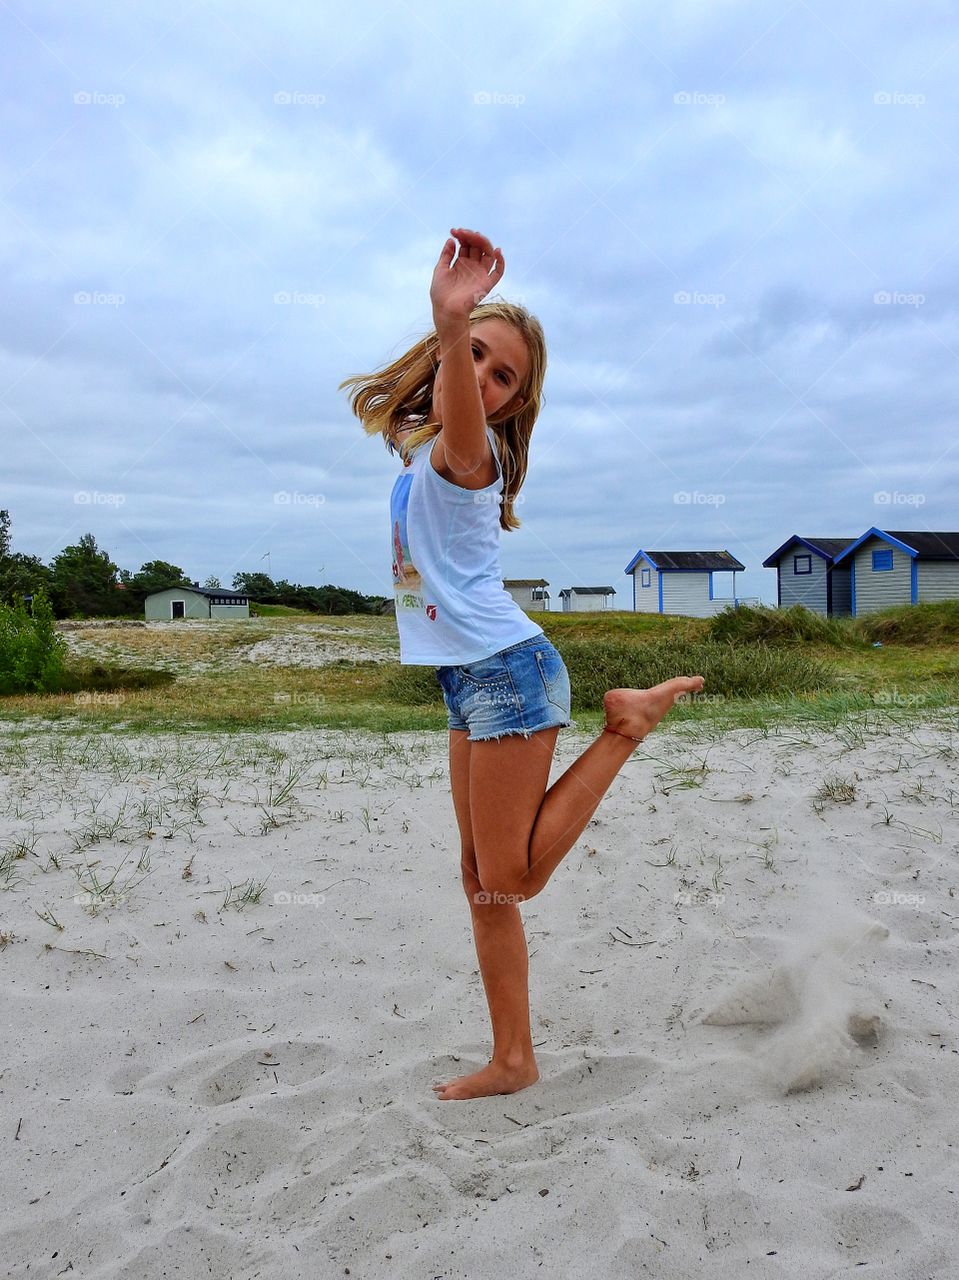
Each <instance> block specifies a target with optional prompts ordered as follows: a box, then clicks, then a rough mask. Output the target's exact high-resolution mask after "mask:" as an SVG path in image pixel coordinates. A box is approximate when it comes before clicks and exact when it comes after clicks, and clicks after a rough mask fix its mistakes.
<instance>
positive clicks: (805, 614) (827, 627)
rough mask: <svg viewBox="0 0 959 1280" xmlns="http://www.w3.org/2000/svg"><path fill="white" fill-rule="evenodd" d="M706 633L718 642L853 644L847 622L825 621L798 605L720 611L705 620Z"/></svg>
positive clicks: (852, 635) (748, 606) (742, 607)
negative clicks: (783, 607)
mask: <svg viewBox="0 0 959 1280" xmlns="http://www.w3.org/2000/svg"><path fill="white" fill-rule="evenodd" d="M706 634H707V635H708V637H709V639H710V640H718V641H721V642H727V641H736V642H739V643H742V642H746V643H764V644H801V643H804V642H809V641H812V642H813V643H818V644H831V645H848V644H850V643H853V642H854V633H853V631H852V629H851V627H850V625H849V620H844V619H840V618H825V617H823V615H822V614H820V613H813V611H812V610H811V609H807V608H805V607H804V606H803V605H801V604H794V605H791V606H790V607H789V608H788V609H772V608H770V607H769V606H768V605H758V606H755V607H753V606H752V605H745V604H743V605H740V606H739V607H738V608H737V609H724V610H723V611H722V613H717V614H716V615H715V616H714V617H712V618H710V619H709V622H708V623H707V628H706Z"/></svg>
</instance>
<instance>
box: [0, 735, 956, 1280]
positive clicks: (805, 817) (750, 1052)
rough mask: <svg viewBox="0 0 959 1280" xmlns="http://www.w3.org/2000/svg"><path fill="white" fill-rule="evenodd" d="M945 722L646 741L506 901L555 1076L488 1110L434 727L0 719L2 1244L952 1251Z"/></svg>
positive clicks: (810, 1258)
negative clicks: (251, 732) (457, 1096)
mask: <svg viewBox="0 0 959 1280" xmlns="http://www.w3.org/2000/svg"><path fill="white" fill-rule="evenodd" d="M954 725H955V720H954V719H953V728H952V729H950V728H949V727H948V726H947V722H945V720H944V721H943V723H942V724H941V725H940V727H938V728H935V729H933V728H925V729H923V728H919V729H917V728H902V727H897V726H895V725H891V724H889V723H888V722H887V723H886V724H884V725H883V726H880V727H874V728H871V729H868V730H866V731H865V732H864V733H863V734H857V733H856V732H853V731H851V730H846V731H840V732H839V733H834V734H822V733H819V734H808V735H807V734H804V733H801V732H799V731H795V730H783V731H782V732H780V733H778V734H772V735H770V736H769V737H768V738H764V737H762V736H761V735H759V734H757V733H753V732H746V731H741V732H737V733H733V734H728V735H725V736H722V737H719V736H716V737H715V738H714V740H711V741H708V740H706V739H705V737H704V736H703V734H702V731H699V732H698V733H694V732H691V731H690V730H689V729H688V728H686V729H682V728H680V729H677V730H674V731H670V732H663V731H660V732H659V733H657V734H656V735H655V737H654V738H651V739H650V741H649V743H648V744H646V745H645V746H644V747H641V748H639V749H638V750H637V752H636V754H635V755H634V757H633V758H632V760H631V761H630V762H629V763H628V764H627V765H626V767H625V768H624V770H623V772H622V773H621V774H620V775H619V777H618V778H617V779H616V781H615V782H614V783H613V785H612V787H611V789H610V792H609V793H608V795H607V797H606V799H605V801H604V802H603V804H602V806H601V807H600V809H599V811H598V813H597V816H596V818H594V820H593V821H592V823H591V824H590V825H589V827H588V828H587V829H586V831H585V832H584V833H583V836H582V838H581V839H580V841H579V842H578V844H577V845H576V847H575V848H574V849H573V851H572V852H571V853H570V855H569V856H568V857H567V859H566V861H565V862H564V863H563V865H562V866H561V867H560V869H559V870H558V872H557V873H556V875H555V876H554V878H553V880H552V882H551V883H550V884H549V885H548V886H547V888H546V890H545V892H544V893H543V894H541V895H540V896H539V897H537V898H536V899H534V900H533V901H532V902H530V903H529V904H528V905H527V906H525V907H524V908H523V914H524V918H525V921H526V926H527V932H528V935H529V938H530V951H531V955H532V959H531V966H530V967H531V1003H532V1009H533V1030H534V1041H535V1042H536V1044H537V1053H538V1061H539V1066H540V1072H541V1077H542V1078H541V1080H540V1081H539V1082H538V1083H537V1084H536V1085H535V1086H533V1087H532V1088H530V1089H528V1090H525V1091H523V1092H521V1093H519V1094H515V1095H512V1096H510V1097H497V1098H490V1099H484V1100H480V1101H476V1102H471V1103H459V1102H441V1101H439V1100H438V1099H436V1098H435V1096H434V1095H433V1093H432V1090H431V1088H430V1085H431V1083H432V1082H433V1081H434V1080H440V1079H448V1078H450V1076H451V1075H453V1074H457V1073H462V1072H463V1071H466V1070H469V1069H475V1067H477V1066H479V1065H482V1064H483V1063H484V1062H485V1061H486V1059H487V1055H488V1049H489V1038H488V1023H487V1015H486V1007H485V1001H484V996H483V989H482V985H481V981H480V977H479V973H478V969H477V967H476V958H475V952H474V951H473V944H472V935H471V932H470V927H469V911H468V907H467V903H466V900H465V898H464V896H463V894H462V890H461V887H460V883H459V869H458V863H459V847H458V838H457V833H456V825H455V820H454V816H453V811H452V804H451V801H450V796H449V789H448V778H447V773H446V738H445V734H421V733H417V734H400V735H392V736H390V737H387V738H385V737H382V736H378V735H369V734H359V733H356V734H341V733H332V732H303V733H287V734H272V735H269V736H264V737H260V738H256V739H254V738H253V737H250V736H248V735H244V736H240V737H236V736H233V737H228V736H223V737H217V738H210V737H200V736H183V737H179V738H169V737H155V738H145V737H143V738H135V737H134V736H132V735H124V734H122V733H119V734H106V735H98V734H87V735H83V736H80V737H76V736H73V735H72V734H70V733H68V732H67V731H66V730H65V729H64V728H63V727H60V728H57V727H55V726H48V727H44V728H43V732H42V733H37V732H32V733H31V734H30V735H29V736H28V737H26V738H25V739H23V740H22V742H21V744H20V747H19V748H18V749H17V750H14V749H13V744H15V742H16V731H15V730H14V729H13V727H12V726H10V725H6V726H3V725H0V748H2V749H3V751H4V757H3V758H4V776H3V780H2V783H0V850H6V851H7V852H8V857H7V860H6V861H7V863H8V866H9V878H8V882H7V887H6V888H5V889H2V890H0V931H2V932H3V933H4V934H5V935H7V937H8V940H7V944H6V946H4V947H3V948H2V949H0V966H2V974H3V995H4V1011H5V1012H4V1023H5V1025H6V1028H7V1035H6V1039H5V1046H4V1058H3V1064H2V1075H0V1107H2V1135H0V1152H2V1158H3V1164H2V1167H0V1174H2V1178H3V1202H4V1207H5V1213H4V1220H3V1227H2V1232H0V1258H2V1260H3V1263H4V1266H3V1273H4V1275H6V1276H11V1277H44V1278H46V1277H53V1276H62V1275H69V1276H71V1277H73V1276H77V1277H81V1276H82V1277H91V1278H93V1277H97V1278H99V1277H108V1276H109V1277H113V1276H124V1277H138V1278H143V1280H153V1278H154V1277H157V1278H158V1277H169V1276H179V1277H191V1278H192V1277H201V1276H202V1277H208V1276H212V1277H244V1278H245V1277H284V1278H286V1277H304V1278H307V1277H310V1278H312V1277H317V1276H320V1277H338V1276H346V1275H350V1276H353V1277H364V1278H366V1277H379V1276H400V1277H404V1278H405V1277H426V1278H429V1277H433V1276H442V1277H444V1278H445V1277H471V1278H472V1277H480V1278H482V1280H485V1278H486V1277H497V1278H499V1277H503V1278H506V1280H512V1278H514V1277H527V1276H530V1277H531V1276H545V1275H557V1276H561V1277H583V1276H593V1275H602V1276H611V1277H617V1278H618V1277H635V1276H651V1277H669V1278H670V1280H684V1278H685V1277H707V1276H708V1277H714V1276H718V1277H727V1276H728V1277H735V1278H736V1280H739V1278H741V1277H780V1276H796V1277H803V1280H818V1278H820V1277H822V1278H825V1277H837V1276H843V1277H845V1276H853V1275H855V1276H857V1277H858V1276H862V1277H869V1278H870V1280H873V1278H875V1277H883V1278H884V1280H930V1278H931V1277H947V1276H948V1277H954V1276H956V1274H957V1263H956V1252H957V1247H959V1225H957V1224H959V1218H957V1203H956V1196H955V1192H956V1189H957V1188H956V1184H957V1171H956V1145H957V1137H959V1133H957V1130H959V1121H957V1115H959V1108H957V1105H956V1098H957V1083H959V1080H957V1077H959V1072H957V1067H959V1056H957V1041H956V1008H957V1005H956V997H957V986H959V980H957V964H956V960H957V942H956V936H957V935H956V917H957V915H959V899H957V897H956V887H957V880H959V876H957V870H956V868H957V845H959V783H957V767H956V766H957V759H959V757H957V752H956V747H957V745H959V742H957V735H956V733H955V728H954ZM586 741H588V739H587V738H584V737H582V736H579V735H577V734H575V733H573V732H571V731H565V732H564V733H563V734H561V735H560V740H559V749H558V753H557V760H556V763H555V766H554V774H553V776H554V778H555V777H556V776H558V774H559V773H560V772H562V770H563V769H564V768H565V767H566V766H567V765H568V764H569V763H570V762H571V760H572V759H573V758H574V757H575V755H576V754H577V752H578V750H580V749H582V747H583V746H584V745H585V742H586ZM653 757H655V758H653ZM704 766H705V767H704ZM837 777H838V778H839V779H847V780H851V781H852V782H853V783H854V785H855V796H854V798H853V799H851V800H848V801H845V802H842V801H835V800H829V799H823V800H820V801H817V800H816V799H815V796H816V792H817V790H818V788H819V787H820V785H821V784H822V783H823V782H824V781H829V780H836V778H837ZM288 781H289V782H290V787H289V794H288V795H285V796H284V795H283V794H282V789H283V788H284V785H285V784H286V783H287V782H288ZM697 784H698V785H697ZM747 797H749V798H748V799H747ZM148 832H150V833H152V834H147V833H148ZM84 833H85V834H84ZM21 840H23V841H24V842H25V845H26V848H27V850H28V851H27V852H26V853H25V856H23V857H22V858H15V859H14V858H12V857H11V856H10V851H11V850H12V849H13V847H14V846H15V845H16V844H17V842H18V841H21ZM91 841H92V842H91ZM84 845H85V847H78V846H84ZM31 850H32V851H31ZM144 851H146V852H147V853H148V855H149V867H148V868H147V867H146V865H145V864H144V866H143V867H142V868H141V870H140V871H136V872H135V868H136V865H137V862H138V860H139V859H140V858H141V855H142V854H143V853H144ZM54 858H55V859H56V860H57V861H58V862H59V863H60V868H59V869H57V868H56V866H55V865H54V863H53V861H52V859H54ZM124 858H125V859H126V863H125V866H124V869H123V870H122V871H121V873H120V875H119V876H118V884H122V882H124V881H126V880H127V878H128V877H129V876H130V875H131V874H133V873H134V872H135V874H134V879H137V878H139V877H143V878H142V879H140V882H139V883H133V884H130V885H128V886H127V887H126V890H125V892H121V893H120V900H119V901H116V902H115V903H114V904H113V905H110V904H109V900H110V895H109V894H106V895H103V902H104V905H101V906H99V907H97V906H96V898H95V897H94V898H92V899H91V898H83V896H82V892H83V890H82V889H81V886H80V882H79V881H78V878H77V870H79V871H80V872H81V873H82V874H83V876H84V880H83V885H84V886H85V888H86V889H90V888H91V887H92V885H91V881H90V880H89V875H90V873H89V872H86V871H85V870H84V868H85V864H86V863H89V864H90V866H91V867H92V868H93V874H94V875H96V876H97V877H99V879H100V881H101V882H103V881H104V880H107V879H109V877H110V874H111V871H110V870H108V869H112V868H116V867H117V866H118V865H119V864H121V863H122V862H123V860H124ZM670 858H672V861H673V864H674V865H667V866H661V867H653V866H650V865H649V863H651V862H659V863H664V862H667V861H668V860H670ZM765 863H770V864H771V865H764V864H765ZM188 864H189V866H190V867H191V869H192V875H191V876H190V877H189V878H184V875H183V871H184V868H185V867H186V866H187V865H188ZM251 878H252V879H253V880H255V881H261V882H262V881H264V880H265V881H266V889H265V890H264V892H263V894H262V897H261V899H260V903H259V905H252V904H250V905H247V906H245V907H242V908H235V907H228V908H225V909H224V908H223V895H224V890H225V889H226V887H227V885H228V883H229V882H232V883H233V884H234V885H238V886H242V884H243V882H248V881H249V880H250V879H251ZM0 883H2V878H0ZM78 893H80V895H81V896H80V897H79V899H78V897H77V895H78ZM284 893H285V894H288V895H293V900H292V901H288V902H284V901H282V900H274V895H275V894H280V895H282V894H284ZM877 894H878V895H880V900H879V901H877V900H876V899H875V896H874V895H877ZM296 895H301V896H300V898H299V899H297V897H296ZM309 895H322V897H318V896H315V897H314V898H313V899H312V900H311V899H310V896H309ZM882 895H885V899H883V898H882ZM38 912H39V913H46V912H49V913H52V916H53V917H55V918H56V920H58V921H59V922H60V924H62V926H63V928H62V930H60V929H57V928H55V927H53V925H51V924H50V923H47V922H46V921H44V920H42V919H40V918H39V915H38V914H37V913H38ZM877 925H878V926H880V927H876V926H877ZM886 931H888V933H887V932H886ZM707 1016H708V1017H709V1018H710V1019H711V1021H710V1022H704V1021H703V1018H704V1017H707ZM744 1018H750V1019H753V1020H752V1021H749V1022H744V1021H740V1020H741V1019H744ZM851 1018H852V1019H853V1020H852V1022H851V1021H850V1019H851ZM856 1018H858V1021H856ZM877 1030H878V1035H876V1034H875V1033H876V1031H877ZM851 1032H856V1034H857V1035H858V1036H859V1038H858V1039H857V1038H856V1037H855V1036H854V1035H853V1034H851ZM797 1085H798V1086H802V1085H806V1086H808V1087H805V1088H802V1087H799V1088H798V1089H797V1088H796V1086H797ZM790 1090H792V1091H790ZM527 1130H528V1131H529V1132H528V1133H527ZM854 1188H857V1189H854Z"/></svg>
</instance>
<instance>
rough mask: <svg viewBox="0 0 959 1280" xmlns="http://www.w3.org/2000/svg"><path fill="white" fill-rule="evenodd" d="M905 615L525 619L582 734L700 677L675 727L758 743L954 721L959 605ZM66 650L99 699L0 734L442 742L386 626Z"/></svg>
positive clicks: (142, 636) (57, 700)
mask: <svg viewBox="0 0 959 1280" xmlns="http://www.w3.org/2000/svg"><path fill="white" fill-rule="evenodd" d="M915 608H916V612H915V614H914V615H913V614H910V612H909V610H899V611H891V616H883V615H876V616H874V617H873V618H869V619H849V620H843V622H842V623H841V624H840V626H841V627H843V628H845V631H846V632H847V633H848V634H847V635H846V638H845V639H844V640H841V641H840V642H837V641H836V638H835V635H834V634H831V633H830V634H822V633H819V634H818V635H817V638H812V637H810V638H801V637H800V638H798V639H797V638H796V636H795V634H794V631H795V628H787V632H786V638H780V640H778V641H775V642H774V641H771V640H769V639H767V640H756V639H754V638H752V637H754V636H755V635H756V634H757V626H756V623H755V621H754V620H749V619H747V622H749V625H748V626H745V627H744V630H745V631H746V634H747V636H748V637H749V638H742V639H740V638H736V637H734V636H732V637H731V636H729V635H728V633H727V635H726V637H725V638H719V639H711V638H710V635H711V630H712V629H713V628H712V625H711V621H710V620H698V619H691V618H672V617H660V616H658V615H653V616H651V617H646V616H643V615H640V614H634V613H629V612H623V613H612V612H610V613H595V614H565V615H562V614H550V613H535V614H532V615H531V617H532V618H533V619H534V620H535V621H536V622H537V623H539V625H541V626H542V627H543V629H544V631H545V633H546V635H547V636H548V637H549V639H550V640H552V641H553V643H554V644H555V645H556V646H557V648H558V649H559V650H560V652H561V653H562V654H563V657H564V660H565V661H566V665H567V667H568V669H569V673H570V680H571V685H572V689H573V719H574V721H575V722H576V725H577V726H578V727H579V728H581V729H583V730H586V731H589V732H593V731H596V730H598V728H599V727H600V726H601V724H602V694H603V692H604V691H605V689H606V688H609V687H615V686H631V687H644V686H646V685H649V684H652V683H656V682H657V680H660V679H665V678H667V677H668V676H670V675H674V674H676V675H679V674H689V673H697V672H698V673H700V674H702V675H704V676H705V678H706V688H705V690H704V692H703V695H700V696H697V697H695V698H693V699H692V700H691V701H689V702H687V703H684V704H680V705H679V706H677V707H676V708H675V709H674V711H673V712H672V717H671V718H672V719H673V720H675V721H693V722H700V723H704V724H707V725H713V726H715V727H716V728H733V727H752V728H758V729H761V728H763V727H765V726H770V725H774V724H778V723H782V722H792V723H813V722H815V723H820V724H823V725H834V724H836V723H838V722H839V721H840V720H842V719H843V718H844V717H847V716H850V715H856V714H860V713H864V712H869V713H875V714H877V715H883V716H892V717H895V718H914V717H915V716H917V715H922V714H924V713H927V712H930V711H933V710H939V709H945V708H954V707H956V706H957V705H959V645H957V644H956V643H955V641H954V640H953V639H952V627H953V625H954V620H955V618H956V617H959V605H957V604H956V603H955V602H948V603H947V604H946V605H943V606H918V607H915ZM739 612H743V611H739ZM752 612H756V611H752ZM767 612H769V613H775V612H776V611H772V610H770V611H767ZM791 612H792V611H783V613H791ZM898 614H906V615H907V616H906V617H905V618H900V617H897V616H896V615H898ZM917 618H919V619H924V625H925V627H926V629H927V632H928V635H929V637H930V638H929V639H928V640H927V641H926V642H922V640H921V637H920V635H919V633H918V632H917V630H916V621H915V619H917ZM799 621H800V622H801V623H802V624H803V626H804V627H807V626H809V625H810V624H808V620H807V619H800V620H799ZM811 625H812V628H813V630H815V627H816V624H815V623H813V624H811ZM831 630H832V629H831V628H830V631H831ZM877 631H880V632H881V633H882V634H884V635H886V636H892V637H893V639H892V640H883V641H882V642H880V643H879V646H878V647H875V645H876V642H875V641H871V640H870V639H869V638H868V637H869V636H870V635H873V634H875V633H876V632H877ZM68 635H69V636H70V639H71V644H72V646H73V653H74V656H73V660H72V662H71V667H72V669H74V670H80V669H83V667H84V664H85V666H86V669H87V670H88V671H90V670H92V669H93V667H94V665H95V664H97V663H99V664H100V668H101V676H100V680H99V683H98V682H97V681H91V686H92V687H89V688H87V689H85V690H79V691H77V690H74V691H72V692H64V693H57V694H26V695H16V696H7V697H3V698H2V699H0V716H2V718H3V719H5V720H7V721H10V722H13V723H19V724H21V725H23V726H24V727H28V726H29V724H30V723H31V722H43V721H56V722H63V721H68V722H72V723H74V724H75V725H76V726H77V727H78V728H81V727H83V728H90V727H93V726H95V725H98V726H101V727H104V728H106V727H115V728H118V727H123V728H127V729H131V730H137V731H140V732H144V731H150V730H156V731H158V732H164V731H171V730H183V729H187V728H188V729H192V730H196V731H203V730H206V731H211V732H212V731H219V730H225V731H230V730H237V731H250V730H267V731H272V730H277V731H280V730H285V729H291V728H304V727H314V728H329V729H350V730H354V729H367V730H371V731H374V732H378V733H396V732H404V731H411V730H421V729H435V730H442V729H445V728H446V711H445V708H444V705H443V701H442V694H441V691H440V688H439V685H438V683H437V681H436V676H435V672H434V669H433V668H432V667H415V666H407V665H401V664H400V662H399V645H398V642H397V636H396V622H395V619H393V618H392V617H389V616H373V615H343V616H337V617H328V616H325V615H324V616H323V617H322V618H317V617H316V616H315V615H302V614H300V615H293V616H278V617H271V618H264V617H260V618H257V619H252V620H250V621H245V620H244V621H242V622H235V623H233V622H216V623H195V622H190V623H187V624H185V625H184V624H180V623H170V624H162V625H151V626H149V627H125V628H112V627H105V628H97V627H93V626H91V627H88V628H80V629H78V630H75V631H71V632H69V633H68ZM264 640H266V641H267V642H268V648H269V650H270V654H269V657H268V659H264V660H262V661H260V660H254V661H248V660H246V659H245V657H244V655H245V653H246V652H248V651H250V650H251V649H252V647H253V646H254V645H259V644H260V643H261V642H262V641H264ZM307 642H309V643H311V644H313V643H316V644H318V645H321V646H322V649H323V652H324V654H325V657H324V660H323V661H322V664H320V665H286V663H285V662H284V655H285V653H286V652H287V650H289V652H290V653H292V652H293V651H294V649H295V647H296V646H297V645H301V646H302V645H303V644H304V643H307ZM257 652H259V650H258V651H257ZM371 654H375V655H376V656H375V657H371V656H368V655H371ZM290 662H291V663H292V659H290ZM106 667H113V668H116V669H119V670H120V671H121V672H122V671H123V670H127V671H136V672H137V673H138V675H139V676H143V675H144V674H145V673H147V672H149V671H157V672H162V673H164V683H162V684H159V683H158V684H157V685H155V686H154V687H142V688H129V687H123V684H124V682H126V683H130V678H129V677H126V678H125V677H124V676H123V675H122V674H121V675H118V676H117V677H116V680H115V683H114V685H113V687H110V681H109V679H107V678H105V677H104V675H103V671H104V669H105V668H106Z"/></svg>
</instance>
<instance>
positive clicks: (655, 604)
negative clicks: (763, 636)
mask: <svg viewBox="0 0 959 1280" xmlns="http://www.w3.org/2000/svg"><path fill="white" fill-rule="evenodd" d="M745 568H746V566H745V565H744V564H740V562H739V561H738V560H737V559H736V557H735V556H734V555H731V554H730V553H729V552H728V551H645V550H643V549H640V550H639V551H637V552H636V554H635V555H634V556H633V558H632V560H630V562H629V564H628V565H627V566H626V573H627V574H628V575H629V576H630V577H631V578H632V580H633V608H634V609H635V610H636V612H637V613H675V614H683V615H684V616H685V617H688V618H709V617H711V616H712V615H713V614H714V613H719V612H720V611H721V610H722V609H725V608H727V606H729V605H735V604H738V603H740V602H739V601H738V600H737V598H736V574H737V572H740V571H741V570H743V569H745ZM716 573H731V574H732V575H733V594H732V595H731V596H725V597H720V596H717V594H716V591H715V584H714V581H713V575H714V574H716Z"/></svg>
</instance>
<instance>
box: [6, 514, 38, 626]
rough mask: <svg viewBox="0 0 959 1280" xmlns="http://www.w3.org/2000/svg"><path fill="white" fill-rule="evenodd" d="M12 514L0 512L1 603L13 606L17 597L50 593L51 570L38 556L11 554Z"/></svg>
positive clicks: (17, 552)
mask: <svg viewBox="0 0 959 1280" xmlns="http://www.w3.org/2000/svg"><path fill="white" fill-rule="evenodd" d="M11 545H12V544H11V537H10V512H9V511H6V510H4V511H0V602H2V603H4V604H9V605H12V604H14V602H15V599H16V597H17V596H24V597H26V596H35V595H36V594H37V593H38V592H40V591H46V592H47V594H49V592H50V570H49V569H48V568H47V567H46V565H44V564H43V563H42V561H40V560H39V559H38V558H37V557H36V556H25V555H23V554H22V552H19V551H13V552H11V550H10V547H11Z"/></svg>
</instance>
